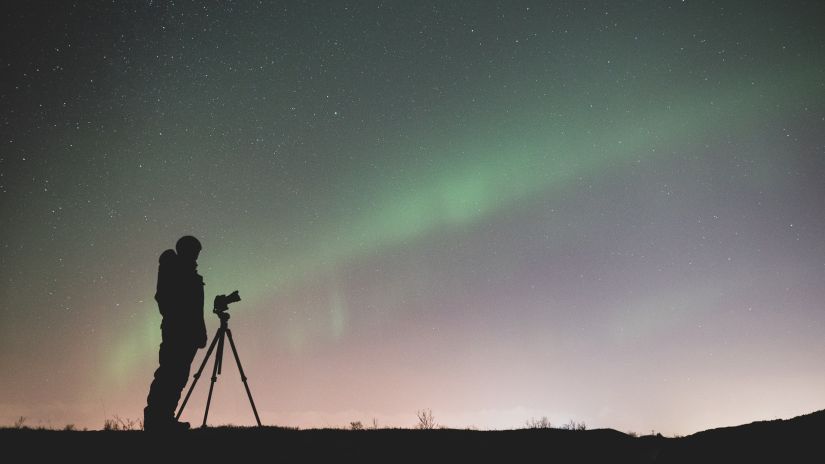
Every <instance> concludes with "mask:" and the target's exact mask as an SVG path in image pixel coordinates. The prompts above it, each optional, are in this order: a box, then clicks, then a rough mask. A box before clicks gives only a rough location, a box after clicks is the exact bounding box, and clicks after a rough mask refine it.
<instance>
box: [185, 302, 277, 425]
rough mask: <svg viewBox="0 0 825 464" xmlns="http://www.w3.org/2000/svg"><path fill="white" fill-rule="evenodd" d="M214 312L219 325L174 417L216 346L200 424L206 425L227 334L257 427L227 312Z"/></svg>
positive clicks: (252, 403) (190, 392)
mask: <svg viewBox="0 0 825 464" xmlns="http://www.w3.org/2000/svg"><path fill="white" fill-rule="evenodd" d="M215 313H216V314H217V315H218V318H220V320H221V326H220V327H219V328H218V331H217V332H215V337H214V338H213V339H212V343H211V344H210V345H209V351H207V352H206V356H204V357H203V362H201V367H200V368H199V369H198V372H196V373H195V375H194V376H193V378H194V380H192V385H191V386H190V387H189V391H188V392H187V393H186V398H184V399H183V403H182V404H181V405H180V409H179V410H178V413H177V415H176V416H175V419H176V420H177V419H180V415H181V414H182V413H183V408H185V407H186V403H187V402H188V401H189V396H191V395H192V390H194V389H195V384H197V383H198V379H199V378H200V376H201V373H202V372H203V368H204V367H205V366H206V362H207V361H209V356H211V355H212V351H214V350H215V346H217V347H218V351H217V352H216V353H215V365H214V367H213V368H212V383H210V384H209V396H208V398H207V400H206V411H205V412H204V413H203V424H202V425H201V427H206V418H207V417H208V416H209V405H210V404H211V403H212V390H213V389H214V388H215V382H216V381H217V380H218V376H219V375H220V374H221V368H222V367H223V345H224V340H225V339H226V337H227V336H228V337H229V346H231V347H232V354H233V355H235V362H236V363H237V364H238V372H240V374H241V380H242V381H243V386H244V387H245V388H246V396H248V397H249V404H251V405H252V412H254V413H255V421H256V422H257V423H258V427H260V426H261V419H260V418H259V417H258V409H257V408H255V402H254V401H253V400H252V392H250V391H249V384H247V383H246V374H244V372H243V367H242V366H241V358H239V357H238V350H237V349H236V348H235V341H234V340H232V331H231V330H229V313H227V312H225V311H220V312H218V311H215Z"/></svg>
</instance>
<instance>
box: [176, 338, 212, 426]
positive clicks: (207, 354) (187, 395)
mask: <svg viewBox="0 0 825 464" xmlns="http://www.w3.org/2000/svg"><path fill="white" fill-rule="evenodd" d="M216 343H218V332H215V336H214V337H213V338H212V343H211V344H210V345H209V350H207V351H206V356H204V357H203V362H201V367H200V368H198V372H195V375H193V376H192V378H193V379H192V385H190V386H189V391H188V392H186V397H185V398H184V399H183V403H181V405H180V409H178V413H177V414H176V415H175V420H178V419H180V415H181V414H183V408H185V407H186V403H187V402H189V397H190V396H192V390H194V389H195V384H196V383H198V379H199V378H200V377H201V373H202V372H203V368H204V366H206V361H209V356H211V355H212V350H214V349H215V344H216Z"/></svg>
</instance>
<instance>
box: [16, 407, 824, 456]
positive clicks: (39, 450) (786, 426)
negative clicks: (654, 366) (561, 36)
mask: <svg viewBox="0 0 825 464" xmlns="http://www.w3.org/2000/svg"><path fill="white" fill-rule="evenodd" d="M823 445H825V410H823V411H819V412H816V413H813V414H808V415H805V416H800V417H796V418H794V419H789V420H774V421H764V422H754V423H752V424H748V425H742V426H737V427H727V428H722V429H713V430H707V431H704V432H699V433H696V434H694V435H690V436H687V437H684V438H665V437H661V436H644V437H638V438H636V437H631V436H629V435H626V434H624V433H621V432H617V431H615V430H611V429H601V430H587V431H571V430H558V429H530V430H514V431H469V430H405V429H379V430H361V431H349V430H290V429H281V428H275V427H263V428H229V427H220V428H209V429H198V430H192V431H189V432H182V433H177V434H173V435H154V434H148V433H145V432H139V431H131V432H122V431H95V432H74V431H72V432H67V431H51V430H29V429H2V430H0V446H2V448H3V451H4V453H3V454H4V455H5V456H15V457H17V456H19V457H20V458H23V459H25V460H27V461H29V460H31V461H33V462H44V461H45V460H46V459H55V458H57V459H64V460H69V461H70V462H75V459H77V460H80V462H85V461H88V460H92V461H98V460H112V461H115V460H116V461H121V460H123V461H128V462H132V461H136V460H137V461H145V462H149V461H151V460H161V461H162V462H164V463H165V462H169V461H171V460H173V459H174V460H180V461H184V460H185V461H186V462H236V461H238V460H246V459H248V460H250V461H252V460H254V462H287V461H288V462H307V461H324V462H329V461H338V462H347V463H349V462H363V461H370V462H378V461H380V462H399V461H403V462H409V461H417V462H471V461H497V462H520V461H524V460H530V461H540V462H696V463H705V462H825V454H823V452H822V449H823Z"/></svg>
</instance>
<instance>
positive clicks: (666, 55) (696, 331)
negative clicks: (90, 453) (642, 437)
mask: <svg viewBox="0 0 825 464" xmlns="http://www.w3.org/2000/svg"><path fill="white" fill-rule="evenodd" d="M2 8H3V15H2V18H3V19H2V21H3V27H2V32H0V34H2V39H3V43H4V46H3V49H2V52H0V53H1V54H2V55H0V57H2V60H0V75H1V76H2V78H1V79H0V81H2V82H1V83H0V108H2V110H0V210H1V211H2V214H1V215H0V221H2V222H0V269H2V271H0V272H2V274H0V275H1V276H2V280H1V282H2V284H1V285H2V286H1V287H0V288H1V289H2V290H0V292H1V293H0V369H2V371H3V375H2V377H0V379H2V380H0V425H9V424H11V423H13V422H14V421H15V420H17V418H19V417H20V416H24V417H26V418H27V423H28V424H29V425H43V426H52V427H62V426H64V425H65V424H70V423H71V424H75V425H76V426H79V427H89V428H100V427H101V426H102V425H103V422H104V419H106V418H111V417H113V416H115V415H118V416H120V417H122V418H123V417H125V418H135V419H137V418H139V417H141V416H142V408H143V406H144V405H145V401H146V394H147V392H148V387H149V383H150V381H151V379H152V373H153V371H154V369H155V368H156V367H157V349H158V344H159V343H160V330H159V325H160V321H161V318H160V314H159V313H158V310H157V306H156V304H155V302H154V300H153V295H154V291H155V281H156V273H157V260H158V256H159V255H160V253H161V252H162V251H163V250H165V249H167V248H172V247H173V246H174V243H175V241H176V240H177V238H179V237H180V236H182V235H186V234H192V235H195V236H196V237H198V238H199V239H200V240H201V242H202V244H203V251H202V252H201V254H200V259H199V271H200V273H201V274H202V275H203V276H204V280H205V282H206V287H205V289H206V300H207V305H209V302H211V300H212V298H213V297H214V295H217V294H222V293H228V292H231V291H232V290H235V289H238V290H239V291H240V294H241V296H242V298H243V300H242V301H241V302H238V303H235V304H234V305H233V306H232V309H231V311H230V312H231V314H232V316H233V317H232V319H231V321H230V327H231V328H232V329H233V333H234V335H235V341H236V343H237V345H238V350H239V354H240V357H241V360H242V361H243V364H244V369H245V371H246V373H247V375H248V376H249V384H250V388H251V390H252V393H253V395H254V397H255V401H256V403H257V406H258V410H259V411H260V414H261V419H262V421H263V422H264V423H265V424H270V425H289V426H300V427H341V426H347V425H348V424H349V422H351V421H362V422H363V423H364V424H371V423H372V420H373V419H375V420H376V421H377V423H378V425H379V426H398V427H412V426H414V425H415V424H416V423H417V419H416V415H415V413H416V411H417V410H419V409H424V408H431V409H432V412H433V415H434V416H435V419H436V421H437V422H438V423H439V424H442V425H445V426H448V427H459V428H464V427H477V428H482V429H504V428H513V427H522V426H524V424H525V421H527V420H529V419H531V418H539V417H542V416H546V417H548V418H549V419H550V421H551V422H552V423H553V424H556V425H561V424H564V423H566V422H568V421H569V420H571V419H572V420H575V421H581V422H585V423H586V424H587V425H588V427H591V428H594V427H612V428H616V429H618V430H622V431H636V432H639V433H649V431H650V430H656V431H658V432H662V433H666V434H687V433H693V432H695V431H698V430H702V429H706V428H710V427H717V426H725V425H733V424H739V423H745V422H750V421H753V420H762V419H772V418H787V417H792V416H794V415H798V414H802V413H807V412H811V411H813V410H818V409H822V408H823V407H825V394H824V393H823V392H825V371H823V368H822V366H823V361H825V343H823V333H825V307H823V302H825V240H823V238H825V214H822V210H823V204H825V181H823V179H825V33H823V32H822V28H821V22H822V18H825V4H823V3H822V2H818V1H794V2H779V1H775V2H774V1H767V2H766V1H703V2H700V1H691V0H688V1H671V0H662V1H630V2H608V1H552V2H539V1H534V2H522V1H461V0H457V1H450V2H435V1H416V2H409V1H378V2H374V1H364V2H344V1H335V2H325V1H317V2H298V1H289V2H277V1H273V2H252V1H236V2H220V3H212V2H188V1H179V2H164V1H154V2H153V1H129V2H43V3H39V2H7V3H4V4H3V7H2ZM209 309H211V308H210V307H209V306H207V308H206V310H207V315H206V317H207V328H208V331H209V333H210V337H211V336H212V334H213V333H214V331H215V329H216V328H217V326H218V321H217V318H216V317H214V316H213V315H212V314H211V313H209ZM203 353H204V352H203V351H201V352H200V353H199V355H198V357H197V358H196V361H195V364H194V365H193V369H194V368H196V367H197V365H198V362H199V361H200V359H201V358H202V356H203ZM230 360H231V358H230ZM225 364H226V365H227V366H228V367H227V368H226V369H225V370H224V373H223V375H222V376H221V377H220V378H219V380H218V383H217V385H216V391H215V397H214V400H213V406H212V408H211V411H210V422H211V423H234V424H239V425H251V424H254V417H253V415H252V412H251V409H250V407H249V404H248V401H247V399H246V396H245V394H244V391H243V385H242V383H241V381H240V380H239V376H238V374H237V371H236V369H235V367H234V366H233V365H232V364H230V363H225ZM210 367H211V364H210ZM207 385H208V384H207V382H206V381H202V382H201V383H200V384H199V385H198V388H197V389H196V391H195V394H194V395H193V399H192V400H191V402H190V405H189V406H188V407H187V411H186V413H185V414H184V417H183V419H184V420H189V421H192V422H193V423H199V422H200V418H201V415H202V411H203V407H204V405H205V396H206V390H207V388H206V387H207Z"/></svg>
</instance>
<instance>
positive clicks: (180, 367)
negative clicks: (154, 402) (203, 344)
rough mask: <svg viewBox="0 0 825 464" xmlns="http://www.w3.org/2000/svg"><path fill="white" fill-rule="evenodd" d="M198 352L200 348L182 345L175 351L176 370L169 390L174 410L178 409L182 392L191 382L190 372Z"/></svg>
mask: <svg viewBox="0 0 825 464" xmlns="http://www.w3.org/2000/svg"><path fill="white" fill-rule="evenodd" d="M197 352H198V348H197V347H195V346H182V347H179V349H178V351H177V352H176V353H175V372H174V374H173V378H172V379H171V385H170V390H169V402H170V403H171V404H173V409H174V410H177V407H178V402H179V401H180V397H181V393H182V392H183V389H184V387H186V384H187V383H188V382H189V372H190V371H191V368H192V361H193V360H194V359H195V354H196V353H197Z"/></svg>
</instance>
